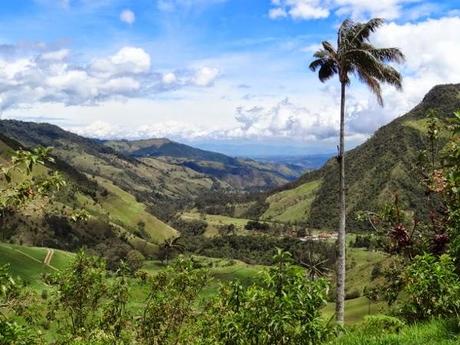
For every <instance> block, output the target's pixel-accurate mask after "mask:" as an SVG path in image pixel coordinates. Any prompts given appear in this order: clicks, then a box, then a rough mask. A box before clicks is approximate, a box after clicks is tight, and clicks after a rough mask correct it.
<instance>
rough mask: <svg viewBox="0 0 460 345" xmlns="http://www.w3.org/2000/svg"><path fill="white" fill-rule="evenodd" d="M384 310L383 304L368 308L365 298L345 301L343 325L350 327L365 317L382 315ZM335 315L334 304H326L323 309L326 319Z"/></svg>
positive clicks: (375, 304) (372, 305) (374, 304)
mask: <svg viewBox="0 0 460 345" xmlns="http://www.w3.org/2000/svg"><path fill="white" fill-rule="evenodd" d="M385 309H386V305H385V304H384V303H373V304H371V305H370V306H369V301H368V299H367V298H366V297H359V298H354V299H350V300H347V301H345V324H347V325H352V324H356V323H357V322H360V321H362V320H363V318H364V317H365V316H366V315H376V314H382V312H384V311H385ZM334 313H335V303H328V304H327V306H326V307H324V309H323V315H324V317H325V318H326V319H331V318H332V317H333V316H334Z"/></svg>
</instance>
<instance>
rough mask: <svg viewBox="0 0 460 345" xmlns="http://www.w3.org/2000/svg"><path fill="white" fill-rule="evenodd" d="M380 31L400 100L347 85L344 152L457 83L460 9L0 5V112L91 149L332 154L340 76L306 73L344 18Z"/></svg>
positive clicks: (267, 3)
mask: <svg viewBox="0 0 460 345" xmlns="http://www.w3.org/2000/svg"><path fill="white" fill-rule="evenodd" d="M372 17H382V18H385V19H386V22H385V24H384V26H383V27H382V28H380V29H379V31H378V32H376V33H375V34H374V35H373V36H372V42H373V43H374V44H375V45H377V46H381V47H390V46H391V47H398V48H400V49H401V50H402V51H403V53H404V54H405V55H406V63H405V64H404V65H401V66H398V68H399V69H400V70H401V72H402V74H403V76H404V81H403V91H402V92H399V91H396V90H394V89H392V88H390V87H384V100H385V106H384V107H383V108H381V107H380V106H379V105H378V104H377V102H376V100H375V97H374V96H373V95H372V94H371V93H369V91H368V90H367V89H366V88H365V87H364V86H363V85H360V84H359V82H358V81H356V80H352V83H351V85H350V87H349V89H348V90H347V94H348V98H347V108H346V109H347V116H346V130H347V138H346V141H347V147H348V148H351V147H354V146H356V145H358V144H360V143H362V142H363V141H364V140H366V139H367V138H368V137H369V136H371V135H372V133H373V132H374V131H375V130H376V129H377V128H379V127H380V126H382V125H384V124H386V123H388V122H390V121H391V120H393V119H394V118H396V117H397V116H400V115H402V114H404V113H405V112H407V111H408V110H410V109H411V108H412V107H413V106H415V105H416V104H417V103H419V102H420V101H421V99H422V98H423V96H424V94H425V93H426V92H428V91H429V90H430V88H431V87H433V86H434V85H436V84H445V83H459V82H460V64H459V63H458V60H459V59H460V38H459V37H460V0H443V1H442V0H437V1H436V0H426V1H424V0H379V1H374V0H20V1H16V0H14V1H13V0H2V1H1V7H0V27H1V28H2V30H1V31H0V112H1V117H2V118H3V119H18V120H24V121H37V122H50V123H53V124H56V125H58V126H60V127H63V128H65V129H67V130H70V131H73V132H75V133H78V134H81V135H85V136H89V137H95V138H101V139H113V138H118V139H120V138H124V139H143V138H152V137H168V138H171V139H174V140H177V141H181V142H185V143H189V144H192V145H195V146H198V147H205V148H208V149H214V150H218V151H221V152H224V153H229V154H233V155H271V154H276V155H279V154H286V155H289V154H301V153H305V154H313V153H329V152H333V151H334V150H335V148H336V145H337V132H338V125H339V116H338V115H339V114H338V113H339V85H338V81H337V79H333V80H330V81H328V82H327V83H325V84H322V83H321V82H319V80H318V78H317V75H315V74H314V73H313V72H311V71H310V70H309V69H308V64H309V62H310V61H311V59H312V54H313V53H314V51H315V50H316V49H317V48H318V47H319V44H320V43H321V41H323V40H331V41H332V42H334V40H335V36H336V31H337V27H338V26H339V25H340V23H341V22H342V21H343V20H344V19H346V18H351V19H353V20H355V21H365V20H368V19H370V18H372Z"/></svg>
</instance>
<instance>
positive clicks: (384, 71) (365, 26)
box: [310, 18, 404, 324]
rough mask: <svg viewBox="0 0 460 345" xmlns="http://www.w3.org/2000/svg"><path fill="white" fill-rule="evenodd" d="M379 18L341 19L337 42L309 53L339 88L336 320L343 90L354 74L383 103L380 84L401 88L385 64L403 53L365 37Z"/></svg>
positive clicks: (340, 312)
mask: <svg viewBox="0 0 460 345" xmlns="http://www.w3.org/2000/svg"><path fill="white" fill-rule="evenodd" d="M383 23H384V21H383V19H380V18H375V19H371V20H369V21H368V22H366V23H356V22H353V21H351V20H349V19H347V20H345V21H344V22H343V23H342V25H341V26H340V28H339V30H338V32H337V45H336V46H335V47H334V45H332V44H331V43H330V42H327V41H324V42H322V48H321V49H319V50H318V51H317V52H316V53H315V54H314V55H313V56H314V60H313V61H312V62H311V63H310V69H311V70H312V71H316V70H318V77H319V80H320V81H321V82H325V81H327V80H329V79H330V78H332V77H334V76H335V75H337V76H338V79H339V82H340V87H341V101H340V144H339V152H338V155H337V161H338V163H339V174H340V186H339V199H340V217H339V219H340V220H339V230H338V241H337V245H338V257H337V293H336V296H337V297H336V321H337V323H339V324H343V322H344V309H345V250H346V242H345V235H346V232H345V224H346V203H345V201H346V200H345V193H346V185H345V91H346V88H347V86H348V85H350V76H351V75H353V76H355V77H356V78H357V79H358V80H359V81H361V82H363V83H364V84H365V85H367V86H368V87H369V89H370V90H371V91H372V92H373V93H374V94H375V96H376V97H377V101H378V103H379V104H380V105H381V106H383V97H382V88H381V83H386V84H389V85H393V86H395V87H396V88H397V89H401V88H402V77H401V74H400V73H399V72H398V71H397V70H396V69H395V68H394V67H392V66H391V65H389V63H392V62H396V63H401V62H403V61H404V55H403V53H402V52H401V51H400V50H399V49H398V48H376V47H375V46H374V45H372V43H371V42H370V40H369V37H370V35H371V34H372V33H373V32H374V31H375V30H376V29H377V28H379V27H380V26H382V24H383Z"/></svg>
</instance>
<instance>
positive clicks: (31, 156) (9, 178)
mask: <svg viewBox="0 0 460 345" xmlns="http://www.w3.org/2000/svg"><path fill="white" fill-rule="evenodd" d="M51 150H52V148H50V147H47V148H45V147H41V146H39V147H36V148H34V149H32V150H30V151H25V150H18V151H16V152H15V154H14V155H13V156H12V157H11V162H10V164H9V165H7V166H4V165H2V164H1V163H0V183H2V186H1V187H0V228H3V227H4V225H5V221H6V219H7V217H8V216H10V215H12V214H14V213H15V212H16V211H18V210H20V209H23V208H25V207H26V206H27V204H28V203H30V202H31V201H32V200H34V199H37V198H47V197H48V198H49V197H51V196H52V194H53V192H55V191H57V190H59V189H60V188H62V187H63V186H65V185H66V182H65V180H64V179H63V177H62V176H61V174H60V173H59V172H53V173H50V174H48V175H44V174H42V175H40V174H35V175H33V172H34V168H36V167H38V166H46V164H47V163H53V162H54V158H53V157H51V155H50V154H51ZM3 181H4V182H5V183H3ZM3 240H5V233H4V232H3Z"/></svg>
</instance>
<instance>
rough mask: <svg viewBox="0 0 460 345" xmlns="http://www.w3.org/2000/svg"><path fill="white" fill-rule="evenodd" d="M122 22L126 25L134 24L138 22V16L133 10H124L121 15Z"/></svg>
mask: <svg viewBox="0 0 460 345" xmlns="http://www.w3.org/2000/svg"><path fill="white" fill-rule="evenodd" d="M120 20H121V21H122V22H123V23H126V24H133V23H134V22H135V21H136V15H135V14H134V12H133V11H131V10H123V11H122V12H121V13H120Z"/></svg>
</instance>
